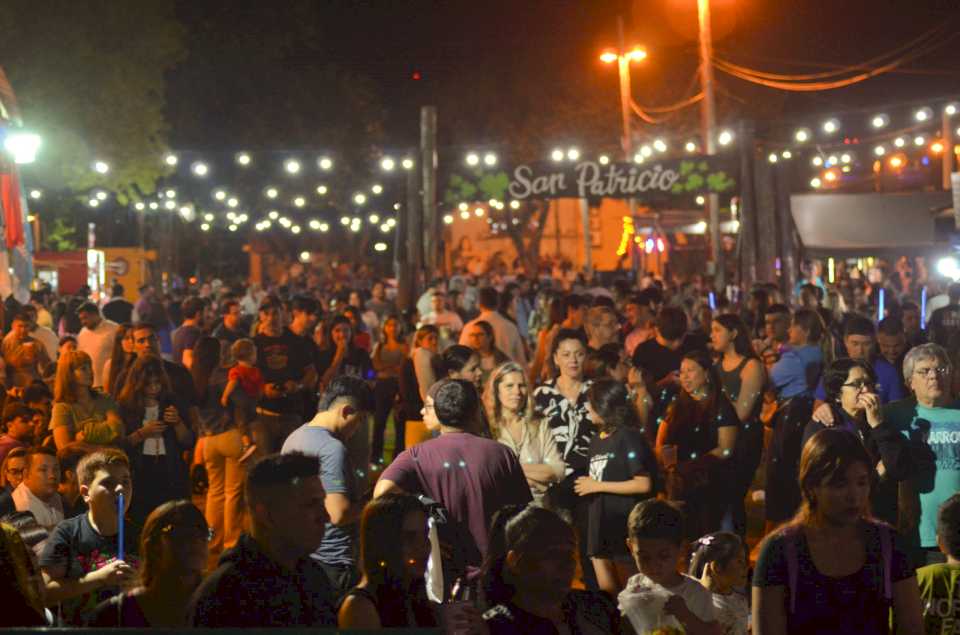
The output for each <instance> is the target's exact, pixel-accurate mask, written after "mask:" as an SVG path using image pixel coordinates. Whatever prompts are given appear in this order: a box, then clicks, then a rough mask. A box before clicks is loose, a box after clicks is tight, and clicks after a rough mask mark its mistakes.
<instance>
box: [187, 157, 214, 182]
mask: <svg viewBox="0 0 960 635" xmlns="http://www.w3.org/2000/svg"><path fill="white" fill-rule="evenodd" d="M190 170H191V171H192V172H193V173H194V175H196V176H199V177H201V178H202V177H205V176H206V175H207V174H208V173H209V172H210V168H209V167H208V166H207V164H206V163H204V162H203V161H197V162H196V163H194V164H193V165H192V166H190Z"/></svg>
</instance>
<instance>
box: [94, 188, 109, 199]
mask: <svg viewBox="0 0 960 635" xmlns="http://www.w3.org/2000/svg"><path fill="white" fill-rule="evenodd" d="M96 196H97V200H100V201H105V200H107V193H106V192H104V191H103V190H100V191H99V192H97V194H96Z"/></svg>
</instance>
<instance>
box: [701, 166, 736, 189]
mask: <svg viewBox="0 0 960 635" xmlns="http://www.w3.org/2000/svg"><path fill="white" fill-rule="evenodd" d="M735 185H736V183H735V182H734V180H733V179H731V178H730V177H728V176H727V173H726V172H723V171H722V170H721V171H720V172H715V173H714V174H709V175H707V188H708V189H709V190H710V191H711V192H726V191H727V190H729V189H731V188H733V187H734V186H735Z"/></svg>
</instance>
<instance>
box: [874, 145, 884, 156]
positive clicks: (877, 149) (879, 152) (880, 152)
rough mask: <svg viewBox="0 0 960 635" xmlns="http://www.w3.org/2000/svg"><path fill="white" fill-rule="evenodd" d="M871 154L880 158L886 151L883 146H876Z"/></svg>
mask: <svg viewBox="0 0 960 635" xmlns="http://www.w3.org/2000/svg"><path fill="white" fill-rule="evenodd" d="M873 153H874V154H875V155H877V156H878V157H882V156H883V155H885V154H886V153H887V149H886V148H885V147H883V146H877V147H875V148H874V149H873Z"/></svg>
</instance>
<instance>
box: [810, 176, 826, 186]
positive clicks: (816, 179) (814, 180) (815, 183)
mask: <svg viewBox="0 0 960 635" xmlns="http://www.w3.org/2000/svg"><path fill="white" fill-rule="evenodd" d="M821 185H823V183H822V182H821V181H820V179H819V177H816V176H815V177H813V178H812V179H810V187H812V188H818V187H820V186H821Z"/></svg>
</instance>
